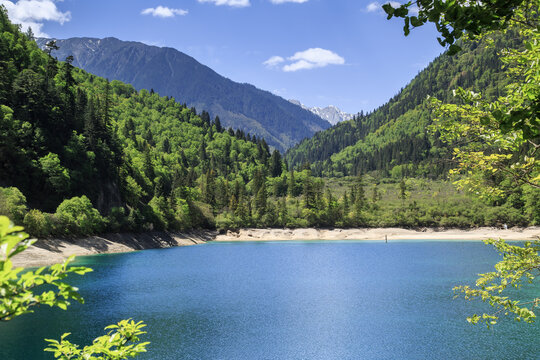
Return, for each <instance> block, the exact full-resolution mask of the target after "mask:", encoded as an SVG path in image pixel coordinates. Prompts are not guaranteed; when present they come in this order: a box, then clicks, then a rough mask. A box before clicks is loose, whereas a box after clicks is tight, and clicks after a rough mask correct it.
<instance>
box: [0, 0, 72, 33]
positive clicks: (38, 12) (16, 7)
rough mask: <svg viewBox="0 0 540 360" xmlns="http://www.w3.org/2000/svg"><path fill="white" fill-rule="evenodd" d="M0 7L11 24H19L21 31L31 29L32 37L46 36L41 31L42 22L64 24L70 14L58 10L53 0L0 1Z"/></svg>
mask: <svg viewBox="0 0 540 360" xmlns="http://www.w3.org/2000/svg"><path fill="white" fill-rule="evenodd" d="M0 5H4V6H5V7H6V9H7V11H8V15H9V18H10V20H11V21H12V22H14V23H15V24H21V28H22V30H23V31H25V30H26V29H28V28H29V27H31V28H32V31H33V32H34V35H36V36H38V37H47V36H48V35H47V34H46V33H44V32H43V31H41V29H42V27H43V22H44V21H55V22H58V23H60V24H64V23H65V22H67V21H69V20H71V13H70V12H69V11H66V12H62V11H60V10H58V8H57V7H56V4H55V2H54V1H53V0H19V1H17V2H13V1H8V0H0Z"/></svg>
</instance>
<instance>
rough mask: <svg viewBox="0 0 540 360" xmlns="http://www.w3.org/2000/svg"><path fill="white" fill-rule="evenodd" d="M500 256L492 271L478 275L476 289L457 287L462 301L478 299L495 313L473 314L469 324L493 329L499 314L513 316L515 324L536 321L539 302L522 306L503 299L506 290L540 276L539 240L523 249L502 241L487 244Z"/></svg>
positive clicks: (487, 241)
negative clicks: (483, 325) (492, 326)
mask: <svg viewBox="0 0 540 360" xmlns="http://www.w3.org/2000/svg"><path fill="white" fill-rule="evenodd" d="M485 243H486V244H490V245H493V246H494V247H495V249H497V251H499V253H500V254H501V255H502V256H503V260H502V261H500V262H499V263H497V264H496V265H495V271H493V272H489V273H485V274H479V275H478V276H479V278H478V280H477V281H476V286H475V287H470V286H468V285H462V286H456V287H455V288H454V291H455V292H456V293H458V296H459V293H462V294H463V296H464V297H465V299H467V300H474V299H481V300H482V301H483V302H487V303H489V305H491V306H492V307H493V308H495V310H496V311H495V312H494V313H492V314H487V313H484V314H482V315H477V314H474V315H472V316H471V317H468V318H467V321H469V322H470V323H472V324H477V323H479V322H483V323H485V324H486V325H487V326H488V327H489V326H491V325H495V324H496V323H497V320H498V319H499V316H500V314H504V315H509V314H513V316H514V319H515V320H516V321H524V322H529V323H530V322H533V321H534V320H535V319H536V314H535V313H534V310H535V308H539V307H540V298H535V299H532V300H529V301H525V302H522V301H520V300H512V299H511V298H510V297H508V296H503V292H505V290H507V288H520V287H521V286H522V283H523V282H527V283H532V282H533V280H534V279H535V276H537V275H538V273H539V272H540V256H539V255H538V254H539V251H540V240H537V241H535V242H532V243H531V242H527V243H525V245H524V246H518V245H510V244H508V243H506V242H504V241H503V240H493V239H490V240H486V241H485Z"/></svg>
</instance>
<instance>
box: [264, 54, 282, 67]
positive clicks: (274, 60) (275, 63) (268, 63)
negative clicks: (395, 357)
mask: <svg viewBox="0 0 540 360" xmlns="http://www.w3.org/2000/svg"><path fill="white" fill-rule="evenodd" d="M284 61H285V59H284V58H282V57H281V56H272V57H271V58H270V59H268V60H266V61H265V62H263V65H266V66H268V67H275V66H278V65H279V64H281V63H282V62H284Z"/></svg>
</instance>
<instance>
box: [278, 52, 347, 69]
mask: <svg viewBox="0 0 540 360" xmlns="http://www.w3.org/2000/svg"><path fill="white" fill-rule="evenodd" d="M288 60H291V61H293V62H292V63H291V64H287V65H285V66H284V67H283V71H288V72H289V71H298V70H304V69H305V70H308V69H314V68H321V67H325V66H328V65H343V64H345V59H344V58H342V57H341V56H339V55H338V54H336V53H334V52H332V51H330V50H326V49H321V48H312V49H307V50H305V51H299V52H297V53H296V54H294V55H293V56H291V57H289V58H288Z"/></svg>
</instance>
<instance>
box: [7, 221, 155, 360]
mask: <svg viewBox="0 0 540 360" xmlns="http://www.w3.org/2000/svg"><path fill="white" fill-rule="evenodd" d="M34 242H35V240H29V239H28V234H26V233H24V232H23V228H22V227H20V226H14V225H13V223H11V221H10V220H9V218H7V217H5V216H0V321H9V320H12V319H13V318H14V317H16V316H19V315H23V314H27V313H31V312H33V311H34V308H35V307H36V306H39V305H48V306H51V307H58V308H60V309H63V310H66V309H67V307H68V305H69V304H70V303H69V301H70V300H75V301H78V302H80V303H83V302H84V299H83V298H82V297H81V295H80V294H79V293H78V292H77V290H78V289H77V288H75V287H73V286H71V285H69V284H66V283H64V282H63V280H64V279H65V278H66V277H67V276H68V275H69V274H72V273H74V274H78V275H84V274H86V273H88V272H90V271H92V269H90V268H87V267H82V266H77V267H68V265H69V264H70V262H71V261H73V258H74V257H70V258H68V259H67V260H66V261H65V262H64V263H62V264H55V265H52V266H50V267H41V268H39V269H37V270H34V271H24V268H13V263H12V261H11V259H12V258H13V256H15V255H17V254H19V253H20V252H22V251H24V250H26V249H27V248H28V247H29V246H31V245H32V244H33V243H34ZM40 291H41V292H40ZM144 326H145V325H144V324H143V323H142V322H135V321H133V320H131V319H128V320H122V321H120V322H119V323H117V324H116V325H110V326H108V327H106V328H105V329H106V330H110V331H109V332H108V333H107V334H106V335H103V336H101V337H98V338H96V339H95V340H94V341H93V342H92V345H88V346H85V347H84V348H82V349H80V348H79V346H78V345H75V344H72V343H70V342H69V341H67V340H66V337H67V336H68V335H69V333H66V334H63V335H62V337H61V338H60V341H57V340H50V339H47V342H49V347H48V348H46V349H45V351H49V352H53V353H54V357H55V358H56V359H62V360H68V359H73V360H88V359H102V360H105V359H108V360H123V359H128V358H131V357H135V356H137V355H138V354H140V353H143V352H146V346H147V345H148V344H149V343H148V342H139V336H140V335H143V334H144V333H145V332H144V331H142V330H141V329H142V328H143V327H144Z"/></svg>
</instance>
